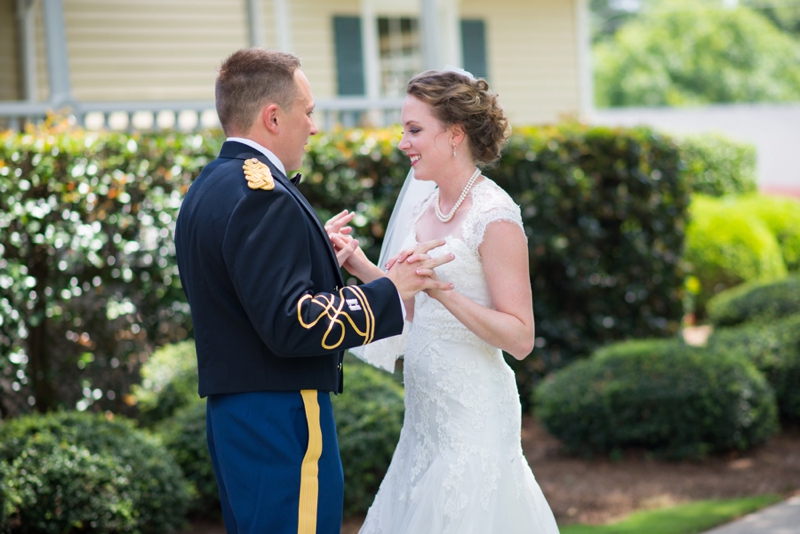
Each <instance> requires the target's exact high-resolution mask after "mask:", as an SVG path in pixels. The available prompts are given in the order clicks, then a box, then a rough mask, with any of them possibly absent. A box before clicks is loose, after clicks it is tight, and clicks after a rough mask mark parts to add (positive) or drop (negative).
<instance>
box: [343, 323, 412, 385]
mask: <svg viewBox="0 0 800 534" xmlns="http://www.w3.org/2000/svg"><path fill="white" fill-rule="evenodd" d="M410 330H411V323H409V322H408V321H406V322H405V324H404V325H403V333H402V334H400V335H399V336H392V337H387V338H384V339H379V340H378V341H373V342H372V343H370V344H369V345H364V346H362V347H354V348H352V349H350V352H351V353H352V354H353V355H354V356H356V357H357V358H358V359H359V360H361V361H364V362H366V363H368V364H370V365H374V366H375V367H377V368H379V369H383V370H384V371H389V372H390V373H394V364H395V362H396V361H397V358H399V357H400V356H402V355H403V354H405V352H406V347H407V346H408V333H409V331H410Z"/></svg>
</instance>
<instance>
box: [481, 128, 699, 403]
mask: <svg viewBox="0 0 800 534" xmlns="http://www.w3.org/2000/svg"><path fill="white" fill-rule="evenodd" d="M488 175H489V176H490V177H493V178H494V179H495V180H496V181H497V182H498V184H500V185H501V186H502V187H504V188H505V189H506V190H507V191H508V192H509V193H510V194H511V196H512V197H513V198H514V200H515V201H516V202H517V203H519V204H520V205H521V207H522V217H523V221H524V223H525V228H526V233H527V235H528V247H529V255H530V266H531V267H530V269H531V282H532V287H533V308H534V314H535V318H536V332H537V339H536V349H535V350H534V352H533V354H532V356H529V357H528V358H527V359H525V360H523V361H522V362H516V361H513V360H509V361H510V362H511V364H512V366H513V367H514V368H515V370H516V371H517V378H518V383H519V387H520V393H521V395H522V397H523V402H525V401H527V400H528V398H529V395H530V392H531V388H532V384H533V383H534V382H535V380H536V379H537V378H538V377H540V376H542V375H543V374H545V373H547V372H548V371H549V370H552V369H555V368H558V367H561V366H563V365H565V364H567V363H569V362H570V361H572V360H573V359H574V358H575V357H577V356H579V355H587V354H589V353H590V352H591V351H593V350H594V349H596V348H597V347H599V346H602V345H604V344H606V343H609V342H611V341H615V340H621V339H627V338H631V337H634V338H643V337H661V336H668V335H671V334H674V333H675V332H676V331H677V330H678V328H679V325H680V321H681V318H682V315H683V304H682V299H683V291H684V290H683V279H684V273H683V270H682V264H681V256H682V254H683V239H684V228H685V224H686V216H687V213H686V210H687V206H688V203H689V189H688V185H687V184H686V182H685V180H684V177H683V175H682V173H681V162H680V159H679V150H678V147H677V146H676V145H675V144H674V143H673V142H672V141H671V140H670V139H669V138H666V137H664V136H661V135H659V134H657V133H655V132H652V131H650V130H646V129H609V128H600V127H586V126H580V125H575V124H566V125H562V126H560V127H549V128H538V129H529V130H521V131H519V132H518V133H517V135H515V136H513V137H512V138H511V140H510V143H509V146H508V148H507V150H506V151H505V154H504V156H503V158H502V159H501V161H500V163H499V164H498V166H497V167H496V168H495V169H493V170H491V171H489V173H488Z"/></svg>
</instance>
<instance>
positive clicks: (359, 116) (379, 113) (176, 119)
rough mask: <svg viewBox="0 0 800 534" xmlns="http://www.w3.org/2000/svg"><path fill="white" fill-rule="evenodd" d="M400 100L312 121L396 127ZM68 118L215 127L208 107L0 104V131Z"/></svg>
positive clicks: (353, 101)
mask: <svg viewBox="0 0 800 534" xmlns="http://www.w3.org/2000/svg"><path fill="white" fill-rule="evenodd" d="M402 103H403V101H402V99H400V98H382V99H367V98H359V97H352V98H335V99H324V100H317V101H316V108H315V114H314V118H315V120H316V122H317V126H318V127H319V128H320V130H323V131H325V130H331V129H333V128H335V127H337V126H342V127H354V126H376V127H380V126H389V125H391V124H396V123H399V122H400V107H401V106H402ZM52 112H55V113H57V114H61V115H66V116H69V117H71V118H74V120H75V122H76V123H77V124H79V125H80V126H83V127H85V128H87V129H91V130H99V129H103V128H106V129H111V130H125V131H133V130H140V131H141V130H159V129H165V128H175V129H179V130H186V131H192V130H200V129H203V128H211V127H215V126H219V120H218V118H217V113H216V111H215V109H214V102H211V101H139V102H76V103H74V104H73V105H72V106H68V107H64V108H62V109H55V110H54V109H53V106H52V105H51V104H49V103H47V102H13V101H12V102H8V101H6V102H0V128H10V129H12V130H19V129H20V128H21V127H22V126H23V125H24V124H25V123H27V122H34V123H36V122H41V121H43V120H44V119H45V118H46V116H47V114H48V113H52Z"/></svg>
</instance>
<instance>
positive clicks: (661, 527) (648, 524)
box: [559, 495, 782, 534]
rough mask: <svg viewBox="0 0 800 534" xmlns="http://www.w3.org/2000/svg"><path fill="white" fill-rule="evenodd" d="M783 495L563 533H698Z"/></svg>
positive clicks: (666, 511)
mask: <svg viewBox="0 0 800 534" xmlns="http://www.w3.org/2000/svg"><path fill="white" fill-rule="evenodd" d="M781 500H782V498H781V496H780V495H761V496H758V497H748V498H746V499H732V500H724V501H716V500H714V501H695V502H692V503H689V504H682V505H680V506H673V507H670V508H661V509H659V510H649V511H643V512H635V513H633V514H631V515H629V516H628V517H626V518H625V519H623V520H622V521H620V522H618V523H614V524H612V525H566V526H564V527H560V528H559V530H560V531H561V534H697V533H699V532H703V531H704V530H708V529H710V528H713V527H715V526H717V525H721V524H723V523H727V522H729V521H732V520H734V519H736V518H737V517H741V516H743V515H745V514H749V513H750V512H753V511H755V510H758V509H759V508H764V507H765V506H769V505H770V504H774V503H776V502H779V501H781Z"/></svg>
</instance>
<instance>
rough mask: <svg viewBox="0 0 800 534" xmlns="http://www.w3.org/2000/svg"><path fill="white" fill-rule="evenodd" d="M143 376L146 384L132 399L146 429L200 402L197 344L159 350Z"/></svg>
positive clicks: (145, 366) (133, 390) (137, 387)
mask: <svg viewBox="0 0 800 534" xmlns="http://www.w3.org/2000/svg"><path fill="white" fill-rule="evenodd" d="M140 374H141V377H142V382H141V383H140V384H134V385H133V386H132V387H131V395H132V397H133V399H135V402H136V406H137V407H138V408H139V420H140V421H141V422H142V424H144V425H146V426H150V425H153V424H155V423H157V422H159V421H163V420H164V419H167V418H168V417H170V416H172V415H173V414H174V413H175V412H176V411H178V410H179V409H181V408H183V407H185V406H189V405H191V404H193V403H194V402H195V401H197V400H199V399H200V397H199V396H198V393H197V384H198V378H197V352H196V351H195V346H194V341H193V340H188V341H183V342H181V343H174V344H171V345H165V346H163V347H161V348H159V349H158V350H156V351H155V352H154V353H153V354H152V355H151V356H150V357H149V358H148V359H147V362H145V363H144V364H143V365H142V368H141V371H140Z"/></svg>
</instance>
